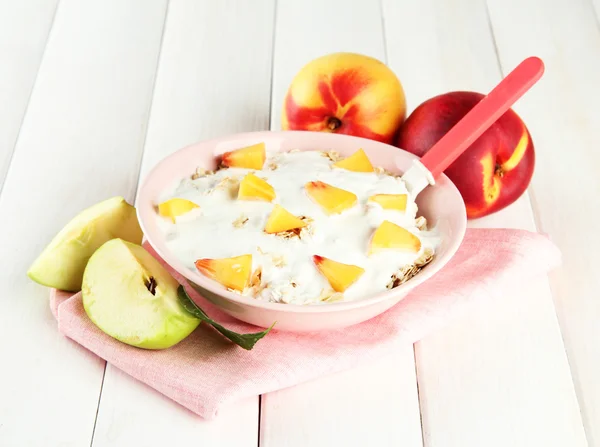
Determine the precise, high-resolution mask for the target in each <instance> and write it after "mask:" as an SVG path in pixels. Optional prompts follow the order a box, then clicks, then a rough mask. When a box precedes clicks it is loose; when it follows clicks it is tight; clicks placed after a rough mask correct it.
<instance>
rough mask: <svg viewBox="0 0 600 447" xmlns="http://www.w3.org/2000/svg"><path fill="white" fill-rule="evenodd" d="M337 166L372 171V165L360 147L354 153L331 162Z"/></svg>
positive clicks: (351, 169) (359, 170)
mask: <svg viewBox="0 0 600 447" xmlns="http://www.w3.org/2000/svg"><path fill="white" fill-rule="evenodd" d="M333 166H335V167H337V168H342V169H346V170H348V171H354V172H374V171H375V170H374V169H373V165H372V164H371V161H370V160H369V157H367V154H365V151H363V150H362V149H359V150H357V151H356V152H355V153H353V154H352V155H350V156H349V157H347V158H344V159H343V160H340V161H337V162H335V163H334V164H333Z"/></svg>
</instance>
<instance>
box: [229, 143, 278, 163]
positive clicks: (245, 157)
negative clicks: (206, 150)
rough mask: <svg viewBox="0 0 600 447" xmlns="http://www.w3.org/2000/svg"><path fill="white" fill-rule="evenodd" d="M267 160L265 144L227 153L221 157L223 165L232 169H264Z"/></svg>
mask: <svg viewBox="0 0 600 447" xmlns="http://www.w3.org/2000/svg"><path fill="white" fill-rule="evenodd" d="M266 158H267V156H266V153H265V143H258V144H253V145H252V146H248V147H243V148H241V149H236V150H235V151H230V152H225V153H224V154H223V155H222V156H221V163H222V164H223V165H225V166H228V167H232V168H233V167H235V168H248V169H262V167H263V165H264V164H265V159H266Z"/></svg>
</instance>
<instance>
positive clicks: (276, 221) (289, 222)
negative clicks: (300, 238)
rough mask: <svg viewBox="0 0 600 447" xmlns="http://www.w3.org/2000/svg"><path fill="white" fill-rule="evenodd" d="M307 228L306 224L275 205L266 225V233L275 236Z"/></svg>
mask: <svg viewBox="0 0 600 447" xmlns="http://www.w3.org/2000/svg"><path fill="white" fill-rule="evenodd" d="M305 226H306V222H304V221H303V220H302V219H299V218H298V217H296V216H294V215H293V214H292V213H290V212H289V211H288V210H286V209H285V208H283V207H282V206H280V205H275V206H274V207H273V211H271V215H270V216H269V219H268V220H267V224H266V225H265V233H269V234H273V233H280V232H282V231H289V230H294V229H296V228H302V227H305Z"/></svg>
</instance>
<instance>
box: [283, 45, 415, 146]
mask: <svg viewBox="0 0 600 447" xmlns="http://www.w3.org/2000/svg"><path fill="white" fill-rule="evenodd" d="M405 118H406V104H405V97H404V90H403V89H402V85H401V84H400V81H399V80H398V78H397V77H396V75H395V74H394V72H393V71H392V70H390V68H388V67H387V66H386V65H385V64H384V63H383V62H381V61H378V60H377V59H374V58H372V57H368V56H364V55H362V54H354V53H333V54H328V55H326V56H322V57H319V58H317V59H314V60H313V61H311V62H309V63H308V64H306V65H305V66H304V67H303V68H302V69H301V70H300V71H299V72H298V73H297V74H296V76H295V77H294V79H293V80H292V83H291V85H290V87H289V89H288V92H287V94H286V96H285V99H284V104H283V110H282V114H281V128H282V129H283V130H311V131H317V132H335V133H343V134H347V135H354V136H358V137H363V138H370V139H372V140H377V141H383V142H384V143H392V141H393V139H394V135H395V134H396V132H397V130H398V128H399V127H400V124H402V122H403V121H404V119H405Z"/></svg>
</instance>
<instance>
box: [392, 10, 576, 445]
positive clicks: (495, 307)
mask: <svg viewBox="0 0 600 447" xmlns="http://www.w3.org/2000/svg"><path fill="white" fill-rule="evenodd" d="M522 3H523V2H519V4H520V5H521V4H522ZM503 5H504V3H502V6H501V3H500V2H498V9H503V8H504V6H503ZM384 13H385V19H386V20H385V24H386V35H387V46H388V57H389V61H390V64H391V66H392V68H393V69H395V71H396V72H397V73H398V74H399V76H400V77H401V79H402V81H403V82H404V85H405V87H406V90H407V92H408V93H407V94H408V97H409V104H410V107H409V109H410V110H412V109H414V108H415V107H416V106H417V105H418V104H420V103H421V102H422V101H423V100H425V99H427V98H429V97H432V96H435V95H438V94H441V93H445V92H447V91H452V90H475V91H480V92H487V91H489V90H490V89H491V88H492V87H493V86H494V85H495V84H496V83H497V82H498V81H499V80H500V72H499V70H498V62H497V60H496V56H495V49H494V42H493V36H492V34H491V32H490V30H489V29H488V20H487V13H486V5H485V3H484V2H476V1H469V0H464V1H457V2H452V4H449V3H448V2H445V1H443V0H427V1H422V2H405V3H402V4H399V3H398V2H393V1H391V0H386V1H384ZM506 14H507V16H506V25H505V26H506V33H507V34H509V33H511V32H514V30H515V29H517V28H519V26H518V25H515V23H514V20H515V18H519V20H523V23H524V21H525V20H527V21H528V22H529V18H531V17H534V15H532V14H527V13H524V12H523V10H522V9H521V8H519V9H518V10H517V8H516V2H515V8H514V10H513V11H511V13H508V12H507V13H506ZM407 17H410V20H408V19H407ZM525 17H527V18H528V19H525ZM521 18H522V19H521ZM397 23H402V24H403V25H402V26H394V24H397ZM527 27H528V28H529V29H530V30H531V32H532V33H534V32H535V31H534V29H535V27H531V24H530V23H528V25H527ZM417 35H418V36H419V38H415V36H417ZM530 39H532V40H534V39H535V37H534V35H533V34H532V36H530ZM457 42H458V43H457ZM515 42H516V41H515ZM515 62H516V60H515ZM515 65H516V63H515ZM507 68H508V67H507ZM511 68H512V67H511ZM536 88H537V89H538V90H537V92H536V93H535V94H532V95H530V94H528V95H527V97H526V98H525V99H523V100H522V101H521V104H522V105H525V104H530V105H531V104H533V103H535V102H536V98H539V94H540V93H541V91H542V89H543V87H536ZM549 94H550V92H549V91H546V92H545V95H546V97H548V95H549ZM521 104H519V105H521ZM545 107H548V105H546V106H545ZM539 133H540V132H536V133H534V135H535V136H536V137H539ZM541 169H543V168H538V173H539V171H541ZM470 226H471V227H512V228H524V229H528V230H534V229H535V225H534V220H533V216H532V212H531V206H530V202H529V198H528V196H527V195H524V196H523V197H522V198H521V199H520V200H519V201H518V202H516V203H515V204H513V206H511V207H509V208H507V209H505V210H503V211H502V212H499V213H496V214H494V215H492V216H488V217H486V218H484V219H480V220H477V221H472V222H471V223H470ZM416 358H417V376H418V381H419V392H420V402H421V411H422V420H423V432H424V443H425V445H426V446H442V445H443V446H460V447H469V446H481V445H485V446H489V447H492V446H507V445H511V446H531V445H544V446H556V447H559V446H567V445H568V446H584V445H586V440H585V436H584V432H583V429H582V423H581V418H580V414H579V408H578V404H577V400H576V397H575V393H574V388H573V384H572V381H571V376H570V371H569V367H568V362H567V358H566V356H565V352H564V347H563V344H562V341H561V334H560V330H559V326H558V324H557V320H556V315H555V313H554V307H553V303H552V298H551V294H550V291H549V288H548V284H547V281H546V280H544V279H541V280H537V281H534V282H533V283H532V284H530V285H528V286H527V287H523V290H514V289H510V291H507V294H506V296H505V297H504V299H503V300H502V301H501V302H495V303H492V304H490V305H486V306H480V307H477V308H474V309H473V311H472V312H469V313H468V314H467V315H465V316H464V317H462V318H460V319H458V320H457V321H455V322H452V323H451V324H450V325H449V326H448V327H446V328H444V329H442V330H439V331H438V332H436V333H434V334H431V335H430V336H428V337H426V338H425V339H423V340H422V341H421V342H419V343H417V344H416Z"/></svg>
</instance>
